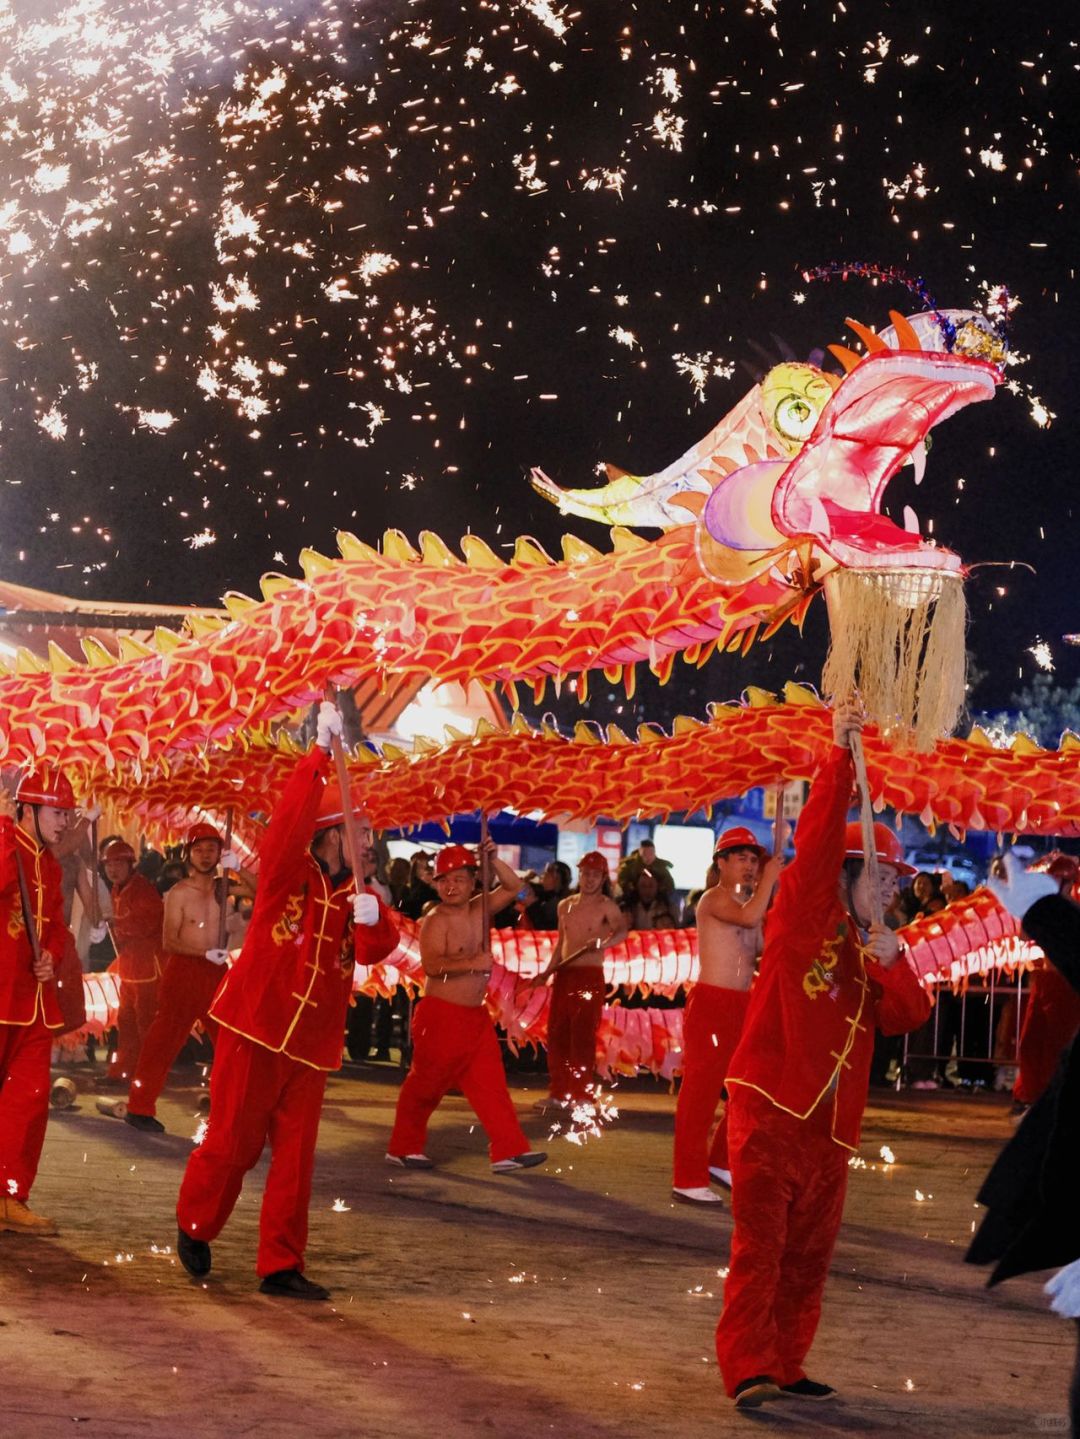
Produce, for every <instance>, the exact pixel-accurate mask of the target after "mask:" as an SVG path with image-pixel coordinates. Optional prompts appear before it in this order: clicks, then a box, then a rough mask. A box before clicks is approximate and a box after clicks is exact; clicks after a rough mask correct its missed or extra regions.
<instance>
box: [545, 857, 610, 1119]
mask: <svg viewBox="0 0 1080 1439" xmlns="http://www.w3.org/2000/svg"><path fill="white" fill-rule="evenodd" d="M610 888H611V886H610V883H609V874H608V863H607V860H606V859H605V858H604V856H603V855H602V854H601V853H600V851H599V850H596V849H594V850H590V851H589V853H588V854H584V855H582V857H581V858H580V859H579V860H578V891H577V893H576V894H571V895H567V897H566V899H564V900H562V901H561V902H560V904H559V937H558V939H557V941H556V943H555V947H554V949H553V950H552V954H551V963H550V964H549V965H548V967H547V969H546V970H544V971H543V972H542V973H541V974H539V975H537V977H536V979H535V980H534V981H533V983H534V984H544V983H546V981H547V978H548V976H549V975H551V974H554V976H555V978H554V980H553V981H552V985H551V1006H550V1008H549V1009H548V1026H547V1056H548V1099H547V1101H541V1103H540V1105H538V1106H537V1108H541V1109H546V1108H547V1107H548V1106H549V1105H556V1106H561V1107H564V1108H570V1109H573V1108H576V1107H577V1106H578V1105H582V1104H589V1103H591V1102H592V1098H593V1095H592V1084H593V1073H594V1071H595V1069H596V1034H597V1031H598V1030H599V1028H600V1020H601V1018H602V1017H603V1013H604V996H605V994H606V993H607V982H606V980H605V979H604V961H603V954H604V950H605V949H608V948H610V947H611V946H612V945H615V944H621V943H622V941H623V940H624V939H625V938H626V934H627V928H628V924H627V918H626V916H625V915H624V914H623V913H622V911H621V910H620V909H619V906H618V905H617V904H616V903H615V901H614V900H613V899H612V898H611V895H610Z"/></svg>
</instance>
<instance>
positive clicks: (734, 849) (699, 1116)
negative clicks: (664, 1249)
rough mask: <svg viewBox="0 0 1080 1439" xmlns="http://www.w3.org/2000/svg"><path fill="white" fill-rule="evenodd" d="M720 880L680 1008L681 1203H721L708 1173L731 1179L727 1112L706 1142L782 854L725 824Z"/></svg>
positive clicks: (702, 919) (717, 860)
mask: <svg viewBox="0 0 1080 1439" xmlns="http://www.w3.org/2000/svg"><path fill="white" fill-rule="evenodd" d="M713 864H714V865H715V867H716V873H717V877H718V878H717V883H716V884H715V885H714V886H713V887H712V889H708V890H706V891H705V893H704V894H703V895H702V896H701V899H700V901H699V902H698V909H697V932H698V965H699V971H698V979H697V983H696V984H695V985H694V987H693V988H692V989H691V991H690V996H689V998H688V999H687V1001H686V1009H685V1010H684V1012H683V1052H682V1083H681V1085H680V1086H679V1099H678V1103H677V1104H676V1106H675V1170H674V1182H673V1189H672V1192H673V1194H674V1196H675V1198H676V1199H677V1200H679V1201H680V1202H681V1203H684V1204H718V1203H719V1202H720V1196H719V1195H718V1194H716V1193H715V1191H714V1190H712V1189H710V1187H709V1178H710V1176H711V1177H712V1178H714V1179H716V1180H718V1181H719V1182H720V1183H721V1184H725V1185H727V1186H729V1187H730V1185H731V1162H730V1160H729V1158H728V1141H727V1112H726V1109H725V1112H724V1113H723V1114H722V1115H721V1117H720V1122H719V1124H717V1125H716V1129H715V1132H714V1133H713V1137H712V1144H711V1145H710V1143H709V1131H710V1130H711V1129H712V1127H713V1121H714V1119H715V1117H716V1110H717V1106H718V1105H719V1104H720V1102H721V1097H722V1095H723V1090H724V1076H725V1075H726V1074H727V1070H728V1064H729V1063H730V1061H731V1056H732V1055H733V1054H734V1053H735V1046H736V1045H737V1044H738V1042H739V1036H740V1035H741V1034H742V1027H743V1021H744V1019H745V1018H746V1009H747V1005H748V1004H749V1001H750V982H751V980H752V979H753V978H754V966H755V964H756V963H757V960H758V957H759V956H760V954H761V948H762V926H763V921H764V918H765V910H766V908H767V907H768V904H769V901H770V899H771V898H772V893H773V890H774V889H775V887H776V881H777V879H778V878H779V875H780V870H781V867H782V864H783V861H782V860H781V859H780V858H778V857H772V858H766V854H765V850H764V849H763V848H762V847H761V845H760V844H758V842H757V840H756V839H755V838H754V836H753V835H752V834H751V833H750V831H749V830H748V829H744V828H742V827H737V828H734V829H728V830H725V831H724V833H723V834H722V835H721V836H720V838H719V839H718V840H717V843H716V850H715V852H714V854H713Z"/></svg>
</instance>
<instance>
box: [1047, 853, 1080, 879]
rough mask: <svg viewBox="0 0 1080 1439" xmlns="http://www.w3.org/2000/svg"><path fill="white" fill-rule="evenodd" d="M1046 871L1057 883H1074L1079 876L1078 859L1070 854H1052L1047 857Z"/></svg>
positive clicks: (1079, 866) (1079, 864)
mask: <svg viewBox="0 0 1080 1439" xmlns="http://www.w3.org/2000/svg"><path fill="white" fill-rule="evenodd" d="M1047 859H1048V863H1047V865H1046V873H1047V874H1048V875H1049V876H1050V877H1051V879H1056V880H1057V882H1058V884H1063V883H1064V884H1075V883H1076V881H1077V878H1078V877H1080V860H1077V859H1076V858H1075V857H1074V856H1073V855H1071V854H1052V855H1049V856H1048V857H1047Z"/></svg>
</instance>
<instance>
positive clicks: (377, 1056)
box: [371, 1049, 390, 1064]
mask: <svg viewBox="0 0 1080 1439" xmlns="http://www.w3.org/2000/svg"><path fill="white" fill-rule="evenodd" d="M371 1057H372V1059H373V1060H374V1061H375V1063H376V1064H389V1063H390V1051H389V1050H388V1049H377V1050H376V1051H375V1053H374V1054H373V1055H372V1056H371Z"/></svg>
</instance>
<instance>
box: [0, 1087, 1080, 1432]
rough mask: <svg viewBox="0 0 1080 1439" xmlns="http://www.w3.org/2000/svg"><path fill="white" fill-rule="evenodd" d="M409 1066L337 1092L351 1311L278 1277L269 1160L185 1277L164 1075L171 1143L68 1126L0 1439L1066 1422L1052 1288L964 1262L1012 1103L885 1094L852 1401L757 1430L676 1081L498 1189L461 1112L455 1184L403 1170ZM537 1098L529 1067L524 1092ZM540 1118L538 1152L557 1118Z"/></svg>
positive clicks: (454, 1135)
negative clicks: (393, 1123) (676, 1115)
mask: <svg viewBox="0 0 1080 1439" xmlns="http://www.w3.org/2000/svg"><path fill="white" fill-rule="evenodd" d="M396 1080H397V1071H396V1070H390V1069H388V1068H385V1067H371V1068H367V1069H363V1070H359V1071H357V1072H356V1073H354V1074H349V1075H345V1076H342V1077H339V1078H335V1079H334V1080H332V1081H331V1084H330V1088H329V1091H328V1095H327V1104H326V1110H325V1114H324V1119H323V1127H322V1137H321V1145H320V1161H319V1166H318V1171H317V1175H316V1190H315V1196H314V1201H313V1206H312V1232H311V1245H310V1250H309V1272H310V1273H311V1275H312V1276H313V1277H314V1278H316V1279H320V1280H322V1281H324V1282H326V1283H327V1284H330V1285H332V1287H333V1289H334V1296H335V1297H334V1302H333V1304H332V1305H310V1306H309V1305H298V1304H295V1303H294V1304H289V1303H287V1302H285V1301H281V1300H272V1299H268V1298H265V1297H263V1296H261V1295H259V1294H258V1293H257V1292H256V1289H255V1282H254V1275H253V1269H252V1265H253V1257H254V1245H255V1232H256V1224H257V1212H258V1211H257V1206H258V1199H259V1195H260V1192H261V1184H262V1177H263V1173H264V1163H265V1161H264V1163H263V1164H260V1166H259V1167H258V1168H257V1169H256V1170H255V1172H254V1174H253V1175H252V1178H251V1181H250V1183H249V1186H248V1190H247V1192H246V1193H245V1195H244V1197H243V1198H242V1200H241V1204H240V1206H239V1208H238V1210H237V1212H236V1215H235V1216H234V1218H233V1221H232V1222H231V1224H230V1226H229V1228H228V1229H227V1230H226V1232H225V1234H224V1235H223V1236H222V1238H221V1239H220V1240H219V1241H218V1243H217V1244H216V1245H215V1247H214V1271H213V1275H212V1276H211V1279H210V1280H209V1281H208V1282H207V1283H206V1284H204V1285H202V1286H200V1285H196V1284H193V1283H192V1282H191V1281H189V1280H188V1279H187V1277H186V1276H185V1275H184V1273H183V1272H182V1270H180V1269H179V1267H178V1265H177V1263H176V1260H175V1256H174V1254H173V1247H174V1244H175V1229H174V1228H173V1221H172V1209H173V1204H174V1201H175V1196H176V1190H177V1185H178V1181H179V1177H180V1173H181V1169H182V1166H183V1162H184V1158H185V1156H186V1154H187V1153H188V1152H189V1150H190V1148H191V1144H190V1138H189V1136H191V1135H192V1134H193V1133H194V1131H195V1128H196V1124H197V1122H198V1121H197V1119H196V1117H195V1092H194V1090H184V1089H180V1088H177V1089H172V1090H170V1091H169V1097H168V1099H167V1100H166V1102H165V1103H164V1104H163V1106H162V1110H161V1114H162V1118H163V1119H164V1120H165V1122H166V1124H167V1125H168V1127H169V1130H170V1131H171V1132H170V1134H168V1135H166V1136H161V1137H154V1138H146V1137H144V1136H142V1135H140V1134H137V1133H136V1132H135V1131H134V1130H132V1129H130V1128H128V1127H127V1126H125V1125H123V1124H120V1123H118V1122H117V1121H116V1120H113V1119H109V1118H106V1117H104V1116H102V1115H101V1114H99V1113H98V1112H97V1110H96V1108H95V1106H94V1102H93V1098H92V1096H83V1098H82V1099H81V1102H80V1103H79V1105H78V1107H76V1108H75V1109H72V1110H70V1111H67V1112H66V1113H54V1115H53V1117H52V1119H51V1122H50V1126H49V1136H48V1139H47V1141H46V1147H45V1157H44V1163H43V1167H42V1172H41V1176H40V1179H39V1182H38V1186H37V1189H36V1190H35V1193H34V1202H35V1205H36V1207H38V1208H39V1209H40V1210H41V1211H42V1212H44V1213H49V1214H52V1215H53V1216H54V1217H55V1218H56V1219H57V1220H58V1222H59V1223H60V1224H61V1226H62V1231H63V1233H62V1237H61V1238H59V1239H54V1240H39V1241H31V1240H26V1239H16V1238H12V1237H10V1236H6V1235H5V1236H0V1284H2V1306H0V1356H2V1366H0V1373H2V1376H3V1377H2V1380H0V1435H3V1436H4V1439H52V1436H54V1435H60V1434H64V1435H69V1434H71V1433H72V1432H73V1431H74V1432H79V1433H86V1434H90V1435H93V1434H100V1435H108V1436H109V1439H124V1436H127V1435H160V1436H169V1439H173V1436H183V1439H216V1436H225V1435H228V1436H230V1439H234V1436H244V1435H249V1434H250V1435H257V1436H259V1439H279V1436H280V1439H296V1436H310V1439H338V1436H341V1439H346V1436H348V1439H366V1436H376V1435H378V1436H383V1435H389V1436H425V1439H427V1436H438V1439H455V1436H459V1435H462V1436H463V1435H476V1434H491V1435H498V1436H502V1435H505V1436H511V1435H513V1436H530V1435H534V1434H555V1435H560V1436H564V1439H655V1436H660V1435H663V1436H668V1435H670V1436H678V1439H681V1436H687V1439H692V1436H698V1435H723V1434H729V1433H730V1434H734V1433H737V1432H738V1433H749V1432H750V1430H751V1429H752V1428H753V1427H755V1426H756V1427H757V1429H758V1430H759V1431H761V1430H768V1431H773V1432H776V1433H779V1434H788V1433H795V1432H801V1433H807V1434H810V1435H814V1436H829V1435H882V1436H886V1435H888V1436H892V1435H905V1436H907V1435H910V1436H917V1439H938V1436H946V1435H947V1436H949V1439H991V1436H998V1435H1034V1434H1040V1433H1048V1432H1049V1433H1055V1432H1057V1433H1063V1432H1065V1430H1066V1424H1065V1420H1064V1417H1063V1412H1064V1390H1065V1388H1066V1384H1067V1375H1068V1373H1069V1370H1070V1367H1071V1362H1072V1346H1073V1337H1072V1330H1071V1326H1068V1325H1066V1324H1064V1323H1063V1322H1061V1321H1058V1320H1056V1319H1055V1318H1054V1317H1053V1316H1051V1315H1049V1314H1048V1313H1047V1311H1046V1306H1045V1302H1044V1300H1043V1297H1042V1295H1041V1292H1040V1287H1039V1284H1038V1283H1037V1282H1036V1281H1034V1280H1018V1281H1015V1282H1013V1283H1010V1284H1009V1285H1007V1286H1005V1288H1004V1289H1000V1290H998V1291H997V1292H995V1293H993V1294H987V1293H986V1291H985V1290H984V1289H983V1287H982V1286H983V1276H982V1275H981V1274H980V1273H978V1272H976V1271H974V1270H972V1269H970V1268H968V1267H966V1266H964V1265H963V1264H961V1262H960V1258H961V1255H962V1253H963V1250H964V1247H965V1245H966V1243H967V1241H968V1238H969V1235H970V1232H971V1228H972V1221H973V1219H974V1217H975V1209H974V1207H973V1196H974V1192H975V1189H976V1188H977V1183H978V1180H979V1179H980V1177H981V1176H982V1174H983V1173H984V1172H985V1170H986V1168H987V1167H988V1165H989V1163H990V1161H991V1159H992V1158H993V1156H994V1155H995V1154H996V1152H997V1150H998V1148H999V1146H1000V1144H1001V1142H1002V1140H1003V1138H1004V1137H1005V1136H1006V1134H1007V1133H1008V1132H1009V1127H1008V1122H1007V1120H1006V1118H1005V1113H1004V1110H1005V1104H1004V1101H1002V1100H1000V1099H994V1098H990V1097H965V1098H953V1097H949V1096H944V1095H926V1096H921V1095H920V1096H915V1097H911V1098H895V1097H893V1096H891V1095H886V1096H884V1097H881V1098H880V1099H879V1101H878V1102H876V1103H874V1104H872V1106H871V1108H870V1110H869V1112H868V1115H867V1120H868V1122H867V1126H866V1133H865V1136H864V1146H863V1153H864V1156H865V1158H866V1160H867V1167H865V1168H861V1169H857V1170H856V1171H855V1172H853V1173H852V1175H851V1185H850V1191H849V1197H848V1205H847V1213H846V1222H845V1225H844V1228H843V1231H842V1233H841V1238H840V1243H839V1247H838V1249H837V1252H836V1256H835V1261H834V1265H833V1276H832V1279H831V1281H830V1286H829V1290H828V1293H827V1297H826V1304H825V1314H824V1319H823V1322H822V1327H821V1330H820V1333H819V1336H818V1340H817V1343H816V1346H815V1348H814V1351H813V1353H812V1355H811V1359H812V1364H811V1373H812V1374H814V1375H816V1376H819V1377H821V1378H823V1379H826V1380H828V1381H829V1382H830V1383H833V1384H836V1385H838V1386H839V1387H840V1388H841V1389H842V1390H843V1393H844V1399H843V1402H842V1403H835V1404H832V1405H828V1406H807V1405H798V1404H795V1403H792V1402H790V1401H788V1402H785V1403H784V1404H777V1405H773V1406H770V1407H769V1408H767V1409H765V1410H762V1411H759V1417H747V1416H737V1415H735V1414H734V1413H733V1412H732V1410H731V1407H730V1405H729V1403H728V1401H726V1400H725V1399H724V1397H723V1394H722V1391H721V1387H720V1382H719V1378H718V1376H717V1372H716V1368H715V1363H714V1359H713V1354H712V1332H713V1326H714V1324H715V1321H716V1316H717V1312H718V1310H719V1307H720V1297H721V1294H722V1292H723V1279H722V1275H723V1272H724V1270H723V1266H724V1264H725V1262H726V1258H727V1248H728V1235H729V1231H730V1218H729V1216H728V1214H727V1211H726V1208H725V1210H724V1211H722V1212H720V1213H715V1212H709V1213H708V1214H707V1215H703V1214H701V1213H700V1212H699V1211H694V1210H687V1209H685V1208H681V1207H679V1208H676V1207H675V1206H673V1205H672V1204H671V1202H670V1198H669V1191H668V1184H669V1174H668V1167H669V1159H670V1138H671V1113H672V1107H673V1101H672V1099H671V1097H670V1096H669V1095H668V1094H667V1093H666V1091H665V1090H664V1089H663V1088H662V1087H660V1086H657V1085H655V1084H653V1083H652V1082H649V1081H640V1082H636V1083H635V1084H633V1085H631V1086H628V1087H623V1088H621V1089H620V1090H619V1093H618V1102H619V1106H620V1110H621V1115H620V1118H619V1119H618V1121H617V1122H616V1123H615V1124H614V1125H613V1126H612V1127H611V1128H610V1129H609V1130H608V1132H607V1133H606V1134H605V1135H604V1137H603V1139H602V1140H600V1141H598V1142H597V1141H593V1142H590V1143H589V1144H588V1145H587V1146H586V1147H585V1148H578V1147H575V1146H573V1145H570V1144H568V1143H567V1142H566V1141H565V1140H556V1141H555V1142H554V1143H553V1144H551V1145H550V1150H551V1162H550V1163H549V1165H548V1167H547V1168H546V1169H545V1170H542V1171H533V1172H532V1173H530V1174H525V1175H515V1176H510V1177H502V1178H495V1177H494V1176H493V1175H492V1174H491V1172H490V1170H489V1168H488V1166H487V1164H486V1162H485V1153H484V1145H483V1140H482V1136H481V1134H480V1132H479V1130H476V1129H473V1128H472V1117H471V1115H470V1113H469V1112H468V1110H467V1109H466V1107H465V1105H464V1101H462V1100H460V1099H454V1100H450V1101H448V1102H447V1103H446V1104H445V1105H444V1107H443V1109H442V1111H440V1113H439V1114H438V1115H437V1116H436V1120H435V1122H434V1125H433V1130H432V1136H431V1141H430V1144H429V1150H430V1152H431V1153H432V1155H433V1156H435V1157H437V1158H438V1159H439V1160H440V1162H441V1167H440V1169H439V1171H438V1172H437V1173H435V1174H431V1175H422V1174H403V1173H401V1172H400V1171H398V1172H395V1171H391V1170H388V1169H387V1168H386V1167H385V1166H384V1164H383V1161H382V1155H383V1150H384V1147H385V1142H386V1136H387V1133H388V1130H389V1124H390V1120H391V1114H392V1107H393V1103H394V1099H395V1095H396ZM535 1095H536V1088H535V1081H534V1084H533V1089H532V1092H531V1093H525V1092H521V1093H519V1096H518V1097H519V1099H520V1100H521V1102H522V1104H523V1105H525V1104H527V1103H528V1102H529V1100H531V1099H532V1098H534V1097H535ZM526 1128H527V1130H528V1132H529V1133H530V1135H532V1136H535V1138H536V1139H537V1140H539V1139H540V1138H541V1136H542V1134H543V1133H544V1121H543V1120H542V1119H540V1118H539V1117H530V1118H529V1119H528V1120H527V1121H526ZM884 1144H887V1145H889V1146H890V1147H891V1149H892V1151H893V1152H894V1154H895V1159H896V1162H895V1163H894V1164H893V1165H891V1166H890V1167H888V1168H883V1167H882V1162H881V1160H880V1158H879V1152H880V1149H881V1146H882V1145H884ZM920 1196H922V1197H921V1198H920ZM339 1201H340V1202H339ZM336 1202H337V1203H336ZM342 1205H344V1206H345V1207H344V1208H342Z"/></svg>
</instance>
